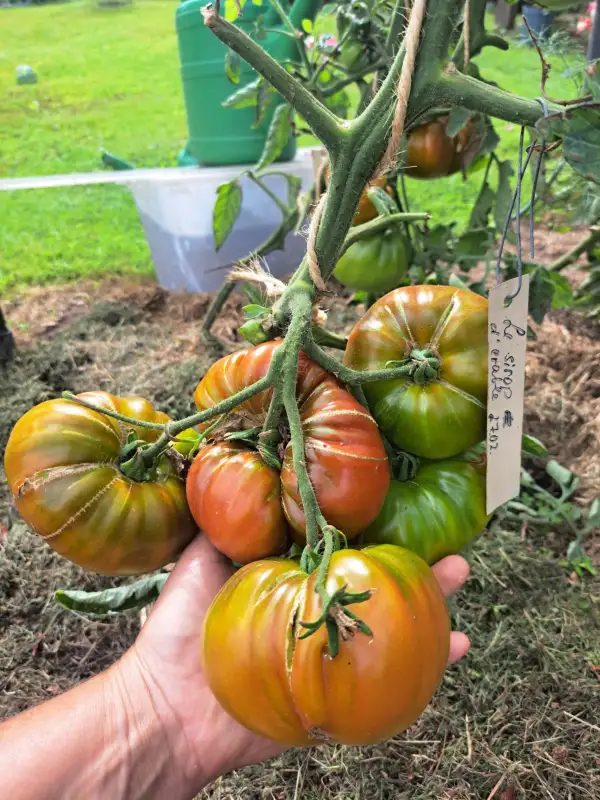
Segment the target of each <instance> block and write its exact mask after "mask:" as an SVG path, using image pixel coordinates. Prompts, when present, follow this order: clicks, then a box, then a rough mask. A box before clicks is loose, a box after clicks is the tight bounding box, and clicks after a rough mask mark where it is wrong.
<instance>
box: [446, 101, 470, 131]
mask: <svg viewBox="0 0 600 800" xmlns="http://www.w3.org/2000/svg"><path fill="white" fill-rule="evenodd" d="M470 116H471V112H470V111H469V109H468V108H465V107H464V106H454V108H453V109H452V111H451V112H450V113H449V114H448V121H447V122H446V135H447V136H456V134H457V133H458V132H459V131H460V130H461V129H462V128H464V126H465V125H466V124H467V121H468V120H469V117H470Z"/></svg>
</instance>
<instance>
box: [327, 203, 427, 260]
mask: <svg viewBox="0 0 600 800" xmlns="http://www.w3.org/2000/svg"><path fill="white" fill-rule="evenodd" d="M426 219H431V214H427V213H426V212H414V213H404V212H401V213H398V214H385V215H382V216H379V217H375V219H372V220H370V221H369V222H365V223H363V224H362V225H355V226H354V227H352V228H350V230H349V231H348V234H347V236H346V238H345V239H344V244H343V245H342V249H341V251H340V257H341V256H342V255H343V254H344V253H345V252H346V250H348V248H350V247H352V245H353V244H356V242H359V241H360V240H361V239H366V238H368V237H369V236H373V235H374V234H377V233H379V232H380V231H384V230H387V228H389V227H393V226H395V225H398V224H399V223H406V222H420V221H421V220H426Z"/></svg>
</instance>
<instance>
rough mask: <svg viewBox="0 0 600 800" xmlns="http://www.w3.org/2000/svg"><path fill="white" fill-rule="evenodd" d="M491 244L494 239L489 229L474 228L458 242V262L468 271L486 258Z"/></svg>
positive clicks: (456, 249)
mask: <svg viewBox="0 0 600 800" xmlns="http://www.w3.org/2000/svg"><path fill="white" fill-rule="evenodd" d="M491 244H492V238H491V236H490V231H489V230H488V229H487V228H474V229H473V230H470V231H466V233H463V235H462V236H459V238H458V239H457V241H456V245H455V253H456V260H457V261H458V263H459V264H460V266H461V268H462V269H463V270H465V271H467V270H469V269H470V268H471V267H473V266H474V265H475V264H476V263H477V262H478V261H481V260H482V259H483V258H485V256H486V254H487V252H488V250H489V249H490V245H491Z"/></svg>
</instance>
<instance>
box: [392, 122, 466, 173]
mask: <svg viewBox="0 0 600 800" xmlns="http://www.w3.org/2000/svg"><path fill="white" fill-rule="evenodd" d="M447 121H448V118H447V117H440V118H439V119H434V120H431V121H430V122H425V123H424V124H423V125H418V126H417V127H416V128H413V130H412V131H410V133H409V134H408V138H407V145H406V175H407V176H408V177H409V178H441V177H443V176H445V175H453V174H454V173H455V172H458V171H459V170H460V169H462V168H463V166H467V164H466V163H465V159H464V155H465V151H466V150H467V148H468V145H469V143H470V141H471V139H472V137H473V136H474V135H475V123H474V122H472V121H471V120H469V121H468V122H467V124H466V125H465V126H464V127H463V128H461V129H460V130H459V132H458V133H457V134H456V135H455V136H452V137H450V136H448V134H447V133H446V123H447Z"/></svg>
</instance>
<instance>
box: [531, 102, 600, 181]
mask: <svg viewBox="0 0 600 800" xmlns="http://www.w3.org/2000/svg"><path fill="white" fill-rule="evenodd" d="M536 128H537V129H538V131H539V132H540V133H541V134H542V135H543V136H546V137H548V136H559V137H560V138H561V139H562V142H563V152H564V156H565V159H566V160H567V162H568V163H569V164H570V165H571V166H572V167H573V169H574V170H575V171H576V172H578V173H579V174H580V175H583V177H584V178H588V179H589V180H591V181H594V182H595V183H600V103H583V104H582V105H580V106H576V107H574V108H569V109H566V110H565V111H561V112H560V113H558V114H551V115H550V116H548V117H543V118H542V119H540V120H538V121H537V123H536Z"/></svg>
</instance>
